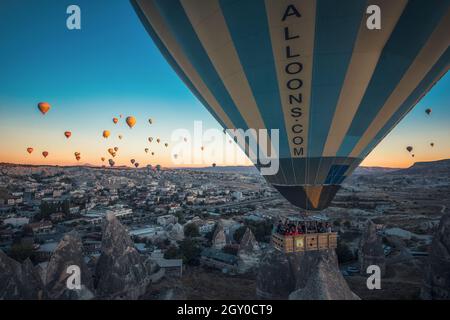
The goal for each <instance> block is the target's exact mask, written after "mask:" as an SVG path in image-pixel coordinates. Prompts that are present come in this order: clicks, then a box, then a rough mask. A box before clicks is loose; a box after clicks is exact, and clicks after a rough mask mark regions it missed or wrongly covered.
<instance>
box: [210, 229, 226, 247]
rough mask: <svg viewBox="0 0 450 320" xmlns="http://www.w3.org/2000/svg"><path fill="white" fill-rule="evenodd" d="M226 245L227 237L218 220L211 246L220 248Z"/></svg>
mask: <svg viewBox="0 0 450 320" xmlns="http://www.w3.org/2000/svg"><path fill="white" fill-rule="evenodd" d="M226 245H227V237H226V234H225V230H224V228H223V224H222V223H221V222H218V223H217V225H216V229H215V230H214V234H213V236H212V247H213V248H214V249H217V250H221V249H222V248H223V247H225V246H226Z"/></svg>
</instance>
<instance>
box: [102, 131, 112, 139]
mask: <svg viewBox="0 0 450 320" xmlns="http://www.w3.org/2000/svg"><path fill="white" fill-rule="evenodd" d="M110 134H111V132H109V131H108V130H103V138H105V139H106V138H108V137H109V135H110Z"/></svg>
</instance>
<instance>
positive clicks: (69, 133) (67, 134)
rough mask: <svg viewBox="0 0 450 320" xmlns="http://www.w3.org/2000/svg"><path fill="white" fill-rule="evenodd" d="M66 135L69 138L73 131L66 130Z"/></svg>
mask: <svg viewBox="0 0 450 320" xmlns="http://www.w3.org/2000/svg"><path fill="white" fill-rule="evenodd" d="M64 135H65V136H66V138H67V139H69V138H70V136H71V135H72V132H70V131H66V132H64Z"/></svg>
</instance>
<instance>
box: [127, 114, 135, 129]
mask: <svg viewBox="0 0 450 320" xmlns="http://www.w3.org/2000/svg"><path fill="white" fill-rule="evenodd" d="M125 121H126V122H127V125H128V126H129V127H130V128H133V127H134V125H135V124H136V118H135V117H133V116H129V117H127V118H126V120H125Z"/></svg>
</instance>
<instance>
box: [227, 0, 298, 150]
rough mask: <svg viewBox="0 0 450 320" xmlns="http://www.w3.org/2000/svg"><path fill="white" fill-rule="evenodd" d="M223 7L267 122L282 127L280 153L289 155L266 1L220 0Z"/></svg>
mask: <svg viewBox="0 0 450 320" xmlns="http://www.w3.org/2000/svg"><path fill="white" fill-rule="evenodd" d="M220 6H221V9H222V13H223V16H224V17H225V21H226V23H227V26H228V29H229V31H230V34H231V37H232V40H233V43H234V46H235V48H236V51H237V53H238V56H239V59H240V62H241V65H242V68H243V69H244V72H245V76H246V78H247V80H248V83H249V85H250V88H251V90H252V92H253V96H254V98H255V101H256V104H257V106H258V109H259V112H260V114H261V117H262V119H263V121H264V125H265V126H266V128H267V129H279V131H280V152H279V154H280V156H281V157H290V156H291V153H290V149H289V142H288V136H287V132H286V127H285V122H284V114H283V107H282V105H281V100H280V92H279V88H278V79H277V73H276V67H275V61H274V56H273V51H272V43H271V39H270V32H269V27H268V20H267V13H266V10H265V6H264V0H246V1H235V0H220ZM242 107H245V106H241V108H242Z"/></svg>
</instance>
